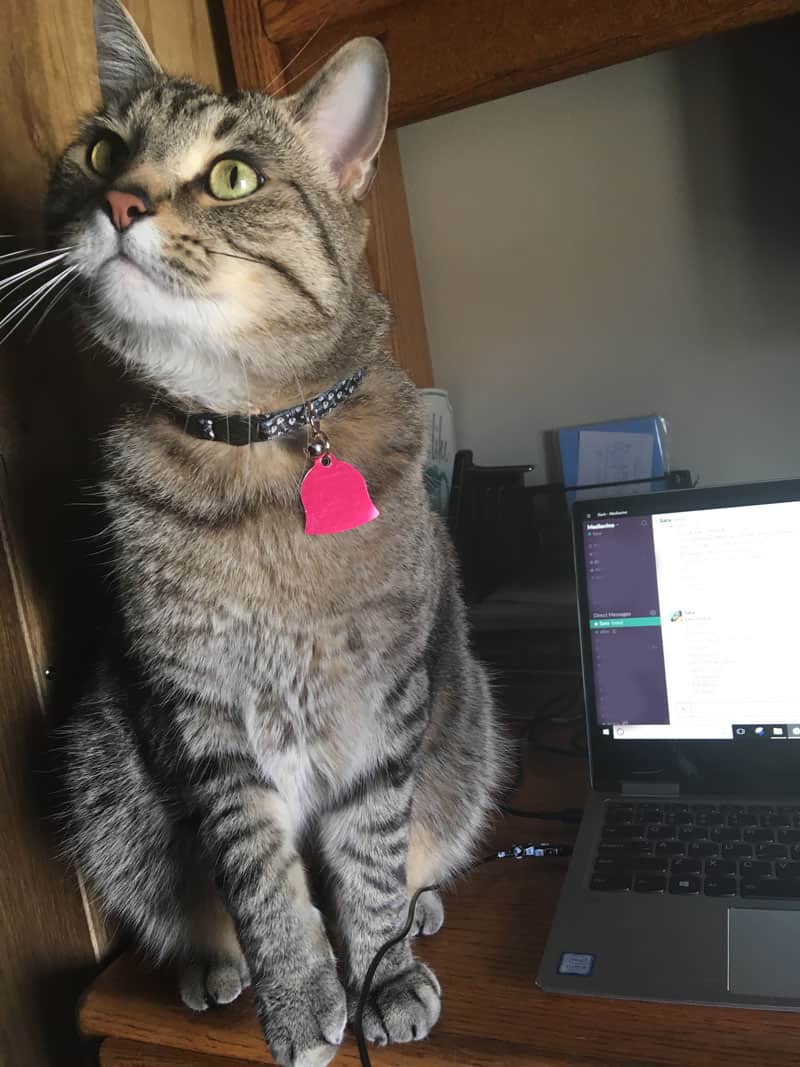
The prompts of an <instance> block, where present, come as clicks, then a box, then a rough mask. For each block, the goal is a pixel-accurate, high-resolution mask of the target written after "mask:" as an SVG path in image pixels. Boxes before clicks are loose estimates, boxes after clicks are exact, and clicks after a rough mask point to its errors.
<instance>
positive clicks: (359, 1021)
mask: <svg viewBox="0 0 800 1067" xmlns="http://www.w3.org/2000/svg"><path fill="white" fill-rule="evenodd" d="M571 855H572V847H571V846H570V845H551V844H550V843H549V842H538V843H537V842H530V843H529V844H527V845H512V846H511V848H507V849H501V850H500V851H499V852H492V853H491V855H489V856H484V857H483V859H482V860H479V861H478V862H477V863H474V864H473V865H472V867H471V868H470V870H475V869H476V868H477V867H482V866H483V865H484V864H485V863H491V862H493V861H494V860H504V859H516V860H520V859H526V858H530V859H542V858H545V857H547V856H571ZM438 888H439V886H438V885H426V886H423V887H422V889H418V890H417V891H416V893H415V894H414V895H413V897H412V898H411V900H410V901H409V905H408V917H407V919H406V924H405V926H404V927H403V929H402V930H401V931H400V933H399V934H395V935H394V937H392V938H390V939H389V940H388V941H385V942H384V943H383V944H382V945H381V947H380V948H379V949H378V951H377V952H376V953H375V955H374V956H373V958H372V962H371V963H370V965H369V967H368V968H367V973H366V974H365V975H364V982H363V985H362V986H361V994H360V996H359V998H358V1004H357V1005H356V1012H355V1015H354V1016H353V1030H354V1031H355V1035H356V1044H357V1045H358V1056H359V1059H360V1060H361V1067H372V1061H371V1060H370V1058H369V1047H368V1045H367V1040H366V1038H365V1037H364V1009H365V1008H366V1006H367V1000H368V999H369V995H370V992H371V990H372V983H373V981H374V979H375V973H376V971H377V970H378V968H379V967H380V965H381V963H382V961H383V958H384V956H385V955H386V953H387V952H389V951H390V950H391V949H393V948H394V947H395V945H399V944H400V942H401V941H405V939H406V938H407V937H408V935H409V934H410V933H411V927H412V926H413V925H414V916H415V913H416V910H417V902H418V900H419V898H420V897H421V896H422V894H423V893H430V892H432V891H433V890H435V889H438Z"/></svg>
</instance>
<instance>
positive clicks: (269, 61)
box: [223, 0, 285, 94]
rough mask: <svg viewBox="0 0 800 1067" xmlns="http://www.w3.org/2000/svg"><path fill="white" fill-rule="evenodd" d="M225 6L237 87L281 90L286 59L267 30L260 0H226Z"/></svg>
mask: <svg viewBox="0 0 800 1067" xmlns="http://www.w3.org/2000/svg"><path fill="white" fill-rule="evenodd" d="M223 9H224V11H225V22H226V24H227V27H228V40H229V41H230V46H231V55H232V57H233V69H234V71H235V74H236V86H237V88H238V89H266V88H269V89H270V91H271V92H273V93H275V94H278V93H280V92H281V91H282V89H283V87H284V78H283V77H282V71H283V67H284V63H285V60H284V59H283V58H282V56H281V52H280V49H279V48H278V46H277V45H276V44H274V43H273V42H272V41H270V39H269V38H268V37H267V35H266V33H265V32H264V26H263V24H262V22H261V9H260V7H259V0H223Z"/></svg>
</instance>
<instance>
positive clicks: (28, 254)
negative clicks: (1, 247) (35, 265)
mask: <svg viewBox="0 0 800 1067" xmlns="http://www.w3.org/2000/svg"><path fill="white" fill-rule="evenodd" d="M70 251H72V245H64V246H63V247H62V248H22V249H20V250H19V251H18V252H5V253H4V254H3V255H2V256H0V263H5V262H7V261H8V262H11V263H15V262H16V261H17V260H18V259H33V257H34V256H49V255H52V254H53V253H54V252H70Z"/></svg>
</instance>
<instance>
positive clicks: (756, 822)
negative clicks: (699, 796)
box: [589, 801, 800, 900]
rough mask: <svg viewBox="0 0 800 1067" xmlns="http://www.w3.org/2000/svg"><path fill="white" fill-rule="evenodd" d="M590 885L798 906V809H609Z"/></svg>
mask: <svg viewBox="0 0 800 1067" xmlns="http://www.w3.org/2000/svg"><path fill="white" fill-rule="evenodd" d="M589 884H590V888H591V889H594V890H597V891H598V892H605V893H608V892H633V893H672V894H673V895H675V896H700V895H705V896H707V897H737V896H740V897H759V898H763V899H766V900H800V806H798V807H771V806H770V805H768V804H753V805H737V804H719V805H717V804H680V803H658V802H652V801H649V802H640V803H624V802H615V801H612V802H609V803H608V804H606V812H605V822H604V824H603V833H602V836H601V838H600V844H599V846H598V849H597V854H596V856H595V861H594V870H593V873H592V877H591V881H590V883H589Z"/></svg>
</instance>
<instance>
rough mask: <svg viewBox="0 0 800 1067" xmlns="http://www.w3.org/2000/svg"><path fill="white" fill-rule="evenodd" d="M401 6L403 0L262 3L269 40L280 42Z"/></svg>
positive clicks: (263, 0)
mask: <svg viewBox="0 0 800 1067" xmlns="http://www.w3.org/2000/svg"><path fill="white" fill-rule="evenodd" d="M400 3H403V0H261V20H262V24H263V27H264V32H265V33H266V35H267V36H268V37H269V39H270V40H271V41H275V42H278V41H285V40H287V39H288V38H292V37H301V36H302V35H303V34H312V33H316V32H317V30H319V28H320V27H321V26H327V25H330V24H332V23H336V22H344V21H346V20H347V19H353V18H358V17H359V16H361V15H372V14H374V13H375V12H376V11H383V10H385V9H386V8H388V7H394V5H395V4H400Z"/></svg>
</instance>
